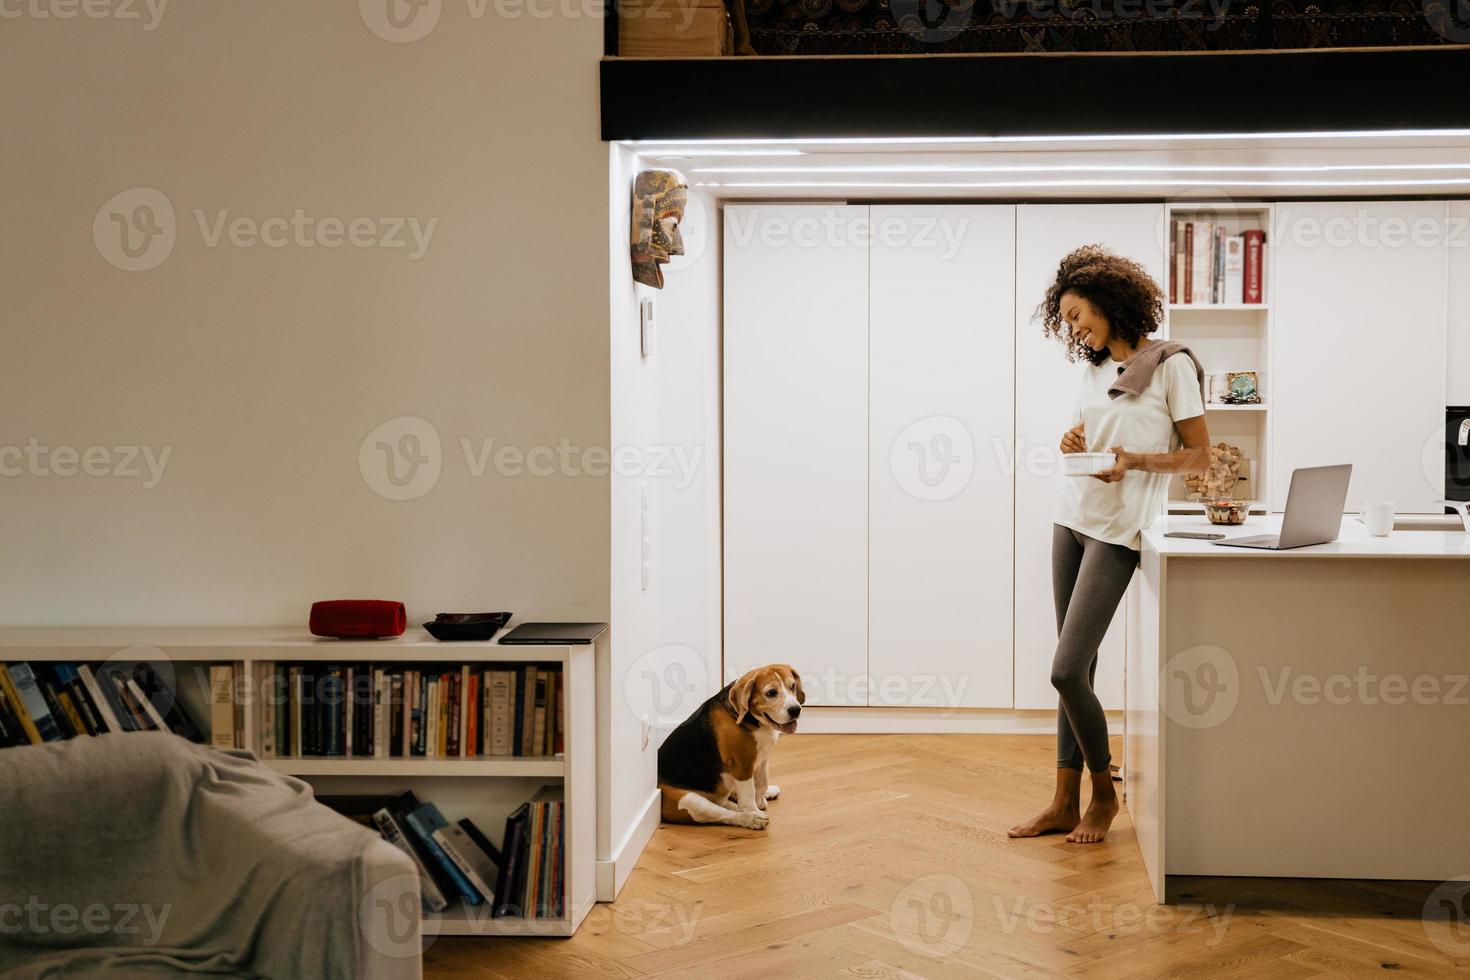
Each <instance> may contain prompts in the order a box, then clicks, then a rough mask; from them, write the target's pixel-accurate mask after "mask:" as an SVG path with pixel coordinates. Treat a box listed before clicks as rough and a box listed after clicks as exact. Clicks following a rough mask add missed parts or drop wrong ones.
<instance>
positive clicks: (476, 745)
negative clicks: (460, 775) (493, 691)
mask: <svg viewBox="0 0 1470 980" xmlns="http://www.w3.org/2000/svg"><path fill="white" fill-rule="evenodd" d="M464 703H465V711H466V712H468V720H467V722H466V725H467V727H468V730H469V731H468V734H467V735H466V736H465V742H466V745H465V753H464V754H465V755H471V756H477V755H479V754H480V675H479V674H478V673H471V674H470V682H469V696H468V697H466V698H465V701H464Z"/></svg>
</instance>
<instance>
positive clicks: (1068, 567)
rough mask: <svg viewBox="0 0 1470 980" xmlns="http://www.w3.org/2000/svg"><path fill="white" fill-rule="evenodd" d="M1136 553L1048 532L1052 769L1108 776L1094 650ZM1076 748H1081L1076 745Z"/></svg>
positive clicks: (1055, 529)
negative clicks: (1053, 622) (1054, 699)
mask: <svg viewBox="0 0 1470 980" xmlns="http://www.w3.org/2000/svg"><path fill="white" fill-rule="evenodd" d="M1137 567H1138V552H1137V551H1134V550H1133V549H1132V548H1128V547H1125V546H1123V545H1121V544H1109V543H1108V542H1106V541H1099V540H1097V539H1096V538H1090V537H1088V536H1087V535H1085V534H1083V533H1082V532H1080V531H1074V530H1072V529H1071V528H1069V527H1063V526H1062V525H1060V524H1055V525H1053V526H1052V535H1051V586H1052V594H1053V596H1054V597H1055V598H1056V604H1057V635H1058V639H1057V655H1056V657H1055V658H1054V659H1053V660H1052V662H1051V683H1052V686H1053V687H1055V688H1056V689H1057V693H1058V694H1059V695H1061V705H1060V707H1059V708H1058V709H1057V768H1058V769H1062V768H1068V769H1081V768H1082V763H1083V760H1086V762H1087V768H1088V769H1090V770H1091V771H1093V772H1107V771H1108V766H1109V764H1110V763H1111V762H1112V755H1111V753H1110V752H1109V750H1108V719H1107V716H1106V715H1105V714H1104V713H1103V706H1102V702H1101V701H1099V700H1098V699H1097V695H1096V694H1095V693H1093V690H1092V680H1093V678H1094V677H1095V676H1096V675H1097V648H1098V647H1099V646H1100V645H1101V644H1102V640H1103V636H1104V635H1105V634H1106V633H1107V631H1108V626H1109V625H1110V624H1111V623H1112V621H1113V614H1114V613H1115V612H1116V611H1117V609H1118V603H1119V602H1120V601H1122V599H1123V594H1124V593H1125V592H1127V591H1128V583H1129V581H1130V580H1132V578H1133V569H1135V568H1137ZM1079 743H1080V744H1079Z"/></svg>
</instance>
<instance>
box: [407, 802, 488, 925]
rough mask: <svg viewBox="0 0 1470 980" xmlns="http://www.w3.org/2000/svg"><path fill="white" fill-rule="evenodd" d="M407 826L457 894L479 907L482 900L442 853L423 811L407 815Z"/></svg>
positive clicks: (455, 866) (428, 805) (426, 806)
mask: <svg viewBox="0 0 1470 980" xmlns="http://www.w3.org/2000/svg"><path fill="white" fill-rule="evenodd" d="M432 805H433V804H429V803H426V804H424V809H427V808H429V807H431V806H432ZM408 826H409V829H410V830H412V831H413V832H414V833H415V834H416V835H418V839H419V841H420V842H421V843H422V844H423V845H424V846H425V847H427V848H428V849H429V853H430V854H432V855H433V856H434V860H436V861H438V862H439V866H440V867H441V868H442V869H443V870H444V871H445V872H446V873H447V874H448V875H449V879H450V880H451V881H453V882H454V887H455V888H457V889H459V893H460V895H461V896H462V897H463V898H464V900H465V901H466V902H468V903H469V904H470V905H479V904H480V903H482V902H483V901H484V898H483V897H481V895H480V893H479V892H478V891H476V890H475V886H474V885H471V884H470V882H469V879H468V878H466V877H465V876H464V874H463V873H462V872H461V871H460V870H459V867H458V866H457V865H456V864H455V863H454V862H453V861H451V860H450V859H449V855H448V854H445V853H444V848H442V847H440V846H439V842H438V841H437V840H435V839H434V830H435V829H436V828H435V827H433V826H431V825H430V823H429V821H428V819H427V816H426V814H425V813H424V810H423V809H420V810H415V811H414V812H413V813H410V814H409V815H408Z"/></svg>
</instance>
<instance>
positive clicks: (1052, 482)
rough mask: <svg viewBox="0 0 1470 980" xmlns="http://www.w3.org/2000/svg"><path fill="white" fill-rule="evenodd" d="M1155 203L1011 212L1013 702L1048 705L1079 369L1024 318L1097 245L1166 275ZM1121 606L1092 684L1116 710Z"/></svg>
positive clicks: (1053, 700)
mask: <svg viewBox="0 0 1470 980" xmlns="http://www.w3.org/2000/svg"><path fill="white" fill-rule="evenodd" d="M1163 218H1164V206H1163V205H1162V204H1087V205H1076V204H1045V205H1021V206H1019V207H1018V208H1017V209H1016V303H1015V307H1016V319H1015V330H1016V442H1015V460H1016V463H1015V470H1016V479H1015V488H1016V490H1015V493H1016V498H1015V500H1016V503H1015V513H1016V560H1015V589H1016V613H1015V615H1016V626H1015V631H1016V644H1015V677H1016V679H1015V689H1016V707H1017V708H1054V707H1056V704H1057V693H1056V690H1055V689H1054V688H1053V687H1052V686H1051V660H1052V655H1053V654H1054V653H1055V652H1056V645H1057V621H1056V607H1055V605H1054V603H1053V601H1052V586H1051V538H1052V526H1053V525H1052V519H1053V518H1054V517H1055V515H1056V509H1057V499H1058V495H1059V493H1060V491H1061V487H1062V481H1063V480H1066V479H1067V477H1065V476H1062V475H1061V473H1060V471H1059V470H1060V464H1059V460H1058V456H1059V454H1060V451H1059V450H1058V448H1057V443H1058V442H1059V441H1060V440H1061V437H1062V432H1063V431H1065V430H1066V428H1067V426H1068V425H1069V424H1070V421H1071V416H1072V409H1073V408H1074V407H1075V405H1076V402H1077V390H1078V385H1079V384H1080V383H1081V374H1080V371H1081V366H1080V365H1077V364H1072V363H1070V362H1068V360H1067V358H1066V349H1065V347H1064V346H1063V345H1062V343H1061V342H1060V341H1057V340H1053V339H1051V338H1050V337H1046V336H1043V334H1042V328H1041V324H1040V323H1039V322H1038V321H1033V320H1032V319H1031V316H1032V314H1033V313H1034V312H1035V310H1036V306H1037V304H1038V303H1040V302H1041V300H1042V298H1043V296H1044V294H1045V292H1046V287H1047V286H1048V285H1049V284H1050V283H1051V282H1052V280H1053V278H1054V277H1055V276H1056V272H1057V265H1058V263H1060V261H1061V259H1062V257H1063V256H1064V255H1066V254H1067V253H1068V252H1070V251H1071V250H1072V249H1074V248H1077V247H1078V246H1080V245H1087V244H1090V243H1100V244H1102V245H1103V246H1105V247H1106V248H1108V249H1110V250H1111V251H1114V252H1117V253H1118V254H1121V255H1126V256H1128V257H1129V258H1132V259H1135V260H1137V261H1138V262H1140V263H1142V264H1143V266H1144V268H1146V269H1148V271H1149V273H1150V274H1151V275H1153V276H1154V278H1155V279H1157V280H1158V281H1159V283H1160V284H1162V283H1163V281H1164V276H1165V273H1166V271H1167V269H1166V259H1165V254H1164V252H1165V242H1166V241H1167V236H1166V234H1165V232H1164V225H1163ZM1125 605H1126V603H1124V604H1120V605H1119V607H1118V613H1117V614H1116V615H1115V616H1114V617H1113V624H1112V626H1111V627H1110V628H1109V630H1108V633H1107V636H1106V637H1105V638H1104V640H1103V643H1102V646H1101V648H1100V650H1099V652H1098V667H1097V678H1096V680H1095V682H1094V687H1095V688H1096V690H1097V693H1098V698H1099V700H1101V701H1102V703H1103V707H1105V708H1109V709H1118V708H1122V707H1123V642H1124V622H1125V619H1126V615H1125V613H1124V611H1123V610H1124V606H1125Z"/></svg>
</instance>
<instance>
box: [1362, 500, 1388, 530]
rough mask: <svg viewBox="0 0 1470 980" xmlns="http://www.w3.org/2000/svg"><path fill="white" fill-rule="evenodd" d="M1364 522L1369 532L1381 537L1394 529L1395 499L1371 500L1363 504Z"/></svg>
mask: <svg viewBox="0 0 1470 980" xmlns="http://www.w3.org/2000/svg"><path fill="white" fill-rule="evenodd" d="M1363 523H1364V524H1366V525H1367V526H1368V533H1369V534H1371V535H1373V536H1375V537H1379V538H1381V537H1384V536H1385V535H1387V534H1388V532H1389V531H1392V530H1393V501H1391V500H1370V501H1368V502H1367V503H1365V504H1363Z"/></svg>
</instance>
